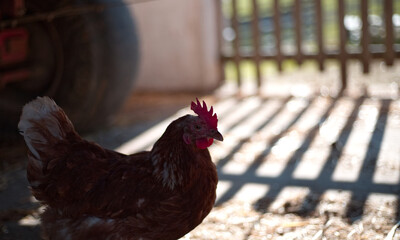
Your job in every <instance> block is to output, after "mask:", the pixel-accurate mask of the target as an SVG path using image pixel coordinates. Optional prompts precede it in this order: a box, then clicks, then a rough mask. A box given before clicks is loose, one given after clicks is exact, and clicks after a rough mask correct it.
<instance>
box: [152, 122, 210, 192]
mask: <svg viewBox="0 0 400 240" xmlns="http://www.w3.org/2000/svg"><path fill="white" fill-rule="evenodd" d="M182 136H183V131H182V130H181V128H178V127H176V123H174V122H173V123H171V125H170V126H169V127H168V128H167V130H166V131H165V133H164V134H163V135H162V136H161V138H160V139H159V140H158V141H157V142H156V143H155V144H154V146H153V149H152V150H151V154H150V158H151V162H152V165H153V167H154V170H153V175H154V177H155V178H156V179H158V180H159V181H160V182H161V184H162V185H163V186H164V187H167V188H169V189H171V190H174V189H175V188H177V187H185V185H187V184H191V183H190V182H191V181H189V180H191V179H192V178H193V172H194V171H197V169H198V168H199V166H200V165H202V164H204V163H206V162H211V159H210V157H209V156H210V155H209V152H208V150H207V149H199V148H197V147H196V146H195V144H186V143H185V142H184V141H183V138H182ZM206 164H207V163H206Z"/></svg>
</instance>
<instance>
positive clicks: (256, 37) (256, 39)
mask: <svg viewBox="0 0 400 240" xmlns="http://www.w3.org/2000/svg"><path fill="white" fill-rule="evenodd" d="M252 3H253V18H252V20H251V25H252V30H253V52H254V63H255V67H256V78H257V79H256V80H257V86H258V87H260V86H261V68H260V62H261V57H260V52H261V51H260V29H259V27H258V24H259V21H260V17H259V14H258V13H259V9H258V3H257V0H252Z"/></svg>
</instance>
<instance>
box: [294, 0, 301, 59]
mask: <svg viewBox="0 0 400 240" xmlns="http://www.w3.org/2000/svg"><path fill="white" fill-rule="evenodd" d="M301 12H302V11H301V1H300V0H299V1H294V19H293V20H294V26H295V34H296V47H297V57H296V58H297V62H298V63H299V64H302V63H303V51H302V49H301V41H302V37H301V28H302V20H301Z"/></svg>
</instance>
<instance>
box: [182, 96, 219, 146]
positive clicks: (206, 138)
mask: <svg viewBox="0 0 400 240" xmlns="http://www.w3.org/2000/svg"><path fill="white" fill-rule="evenodd" d="M196 101H197V103H195V102H192V104H191V109H192V110H193V111H194V112H195V113H196V114H197V116H191V117H190V118H189V119H188V121H187V124H186V126H185V127H184V133H183V140H184V141H185V143H186V144H192V143H195V144H196V146H197V147H198V148H200V149H205V148H207V147H209V146H211V144H212V143H213V142H214V139H216V140H219V141H223V140H224V138H223V137H222V134H221V133H219V132H218V129H217V123H218V118H217V114H216V113H214V114H213V107H211V108H210V110H207V105H206V103H205V102H204V101H203V105H201V103H200V101H199V99H197V98H196Z"/></svg>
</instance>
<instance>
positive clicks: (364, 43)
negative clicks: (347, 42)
mask: <svg viewBox="0 0 400 240" xmlns="http://www.w3.org/2000/svg"><path fill="white" fill-rule="evenodd" d="M360 4H361V20H362V37H361V48H362V54H361V62H362V64H363V72H364V73H369V62H370V61H371V54H370V52H369V43H370V34H369V24H368V1H365V0H360Z"/></svg>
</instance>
